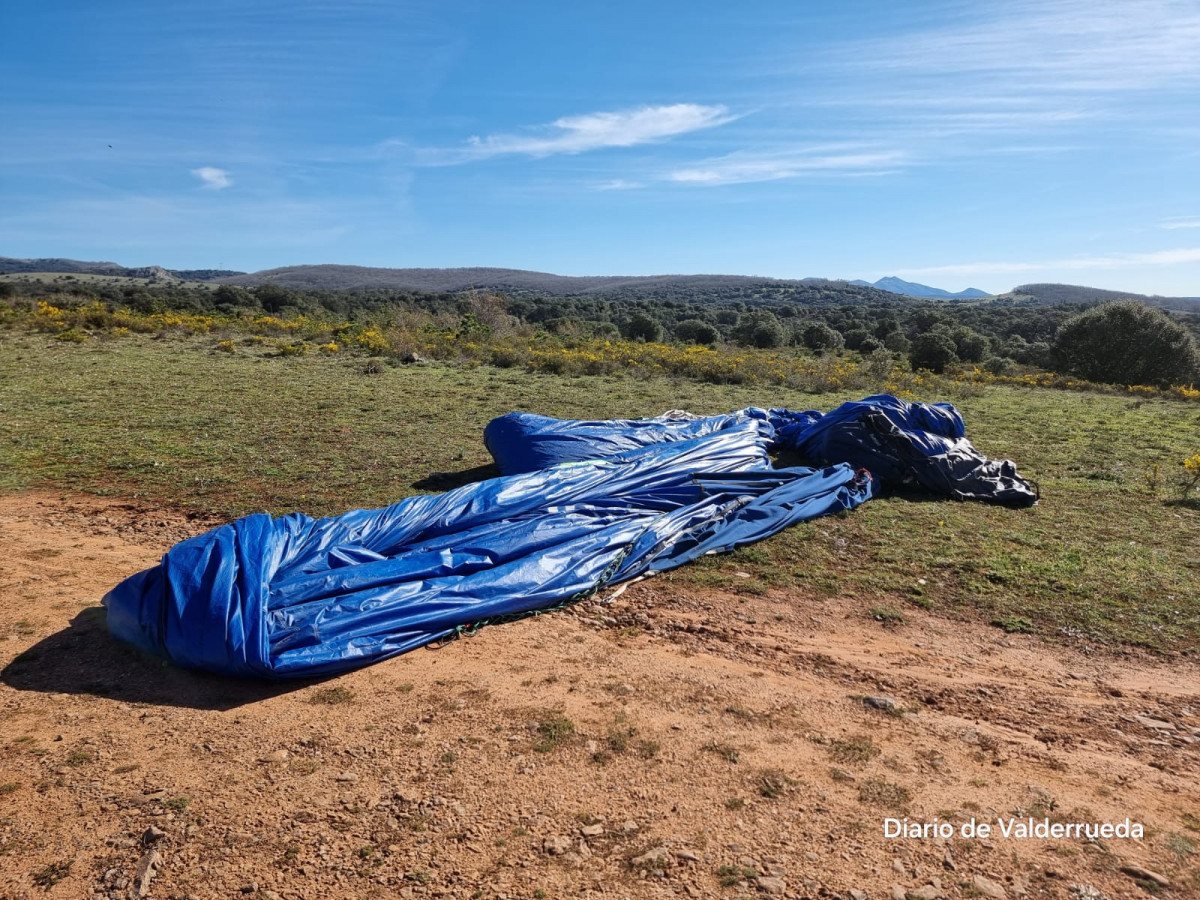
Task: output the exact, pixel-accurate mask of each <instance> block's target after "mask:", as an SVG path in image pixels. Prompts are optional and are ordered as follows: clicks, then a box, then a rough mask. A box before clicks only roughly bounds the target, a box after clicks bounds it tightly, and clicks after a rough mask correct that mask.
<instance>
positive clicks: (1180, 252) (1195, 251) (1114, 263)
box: [897, 247, 1200, 276]
mask: <svg viewBox="0 0 1200 900" xmlns="http://www.w3.org/2000/svg"><path fill="white" fill-rule="evenodd" d="M1196 262H1200V247H1181V248H1178V249H1175V250H1156V251H1153V252H1150V253H1125V254H1119V255H1113V256H1076V257H1071V258H1068V259H1055V260H1043V261H1038V262H1034V261H1029V262H1013V261H1008V262H974V263H955V264H952V265H947V266H927V267H924V268H917V269H898V270H897V272H898V273H899V274H900V275H923V276H924V275H987V274H1005V273H1016V272H1038V271H1050V270H1071V271H1078V270H1085V269H1105V270H1107V269H1128V268H1134V267H1136V266H1175V265H1181V264H1184V263H1196Z"/></svg>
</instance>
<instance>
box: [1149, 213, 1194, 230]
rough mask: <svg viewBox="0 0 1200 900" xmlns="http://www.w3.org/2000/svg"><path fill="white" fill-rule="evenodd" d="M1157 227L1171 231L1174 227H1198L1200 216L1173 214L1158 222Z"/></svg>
mask: <svg viewBox="0 0 1200 900" xmlns="http://www.w3.org/2000/svg"><path fill="white" fill-rule="evenodd" d="M1158 227H1159V228H1166V229H1169V230H1172V231H1173V230H1175V229H1176V228H1200V216H1175V217H1173V218H1170V219H1164V220H1163V221H1162V222H1160V223H1159V226H1158Z"/></svg>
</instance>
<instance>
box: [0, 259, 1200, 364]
mask: <svg viewBox="0 0 1200 900" xmlns="http://www.w3.org/2000/svg"><path fill="white" fill-rule="evenodd" d="M72 293H75V294H79V293H85V294H87V295H89V297H94V298H99V299H101V300H104V301H105V302H107V303H109V304H112V305H123V306H126V307H129V308H131V309H134V310H136V311H138V312H143V313H150V312H164V311H168V310H178V311H186V312H197V313H210V314H211V313H218V314H225V315H239V314H246V313H250V314H268V315H277V316H287V315H295V314H301V313H303V314H307V315H315V316H337V317H339V318H342V319H347V320H350V321H368V320H372V319H374V318H378V317H380V316H386V315H387V314H388V313H389V311H395V310H416V311H421V312H424V313H427V314H430V315H431V316H433V317H436V318H439V319H440V320H442V321H450V322H455V321H457V322H458V323H459V327H466V328H468V329H470V328H480V329H487V328H490V327H492V325H491V324H489V323H487V322H481V321H480V320H479V316H478V314H477V313H478V309H479V308H480V302H479V301H480V295H479V294H478V293H423V292H418V291H398V290H391V289H360V290H299V289H294V288H287V287H282V286H280V285H275V284H264V285H259V286H257V287H254V288H243V287H238V286H234V285H220V286H216V287H213V286H207V287H193V286H186V285H178V284H172V283H166V284H144V285H143V284H135V285H130V284H127V283H126V284H116V283H106V282H103V281H95V282H90V283H86V284H79V283H74V279H71V278H70V276H66V277H65V278H63V279H58V280H55V281H51V282H49V283H40V282H32V281H28V282H22V281H19V280H15V281H12V280H10V281H6V282H3V283H0V296H4V295H8V296H12V297H20V296H33V295H41V294H72ZM756 299H758V298H756ZM837 300H838V298H837V297H836V296H834V297H830V298H825V300H823V301H821V302H813V303H809V304H800V303H795V302H770V301H766V302H763V301H761V300H759V302H747V301H745V300H734V301H732V302H730V301H728V300H724V301H722V302H716V301H713V300H709V299H706V298H705V297H700V298H692V299H678V298H656V297H636V298H634V297H630V298H617V299H606V298H599V297H588V296H583V297H542V296H507V297H500V296H495V295H489V304H488V307H487V308H489V309H492V310H493V313H492V316H491V318H492V319H493V321H495V322H498V321H500V320H501V319H502V318H504V317H511V318H512V319H513V320H516V321H519V322H523V323H527V324H531V325H534V326H536V327H538V328H540V329H543V330H544V331H546V332H547V333H549V334H553V335H556V336H558V337H560V338H561V339H563V340H566V341H586V340H604V339H614V338H618V337H620V338H625V339H628V340H641V341H653V342H658V341H666V342H682V343H688V344H699V345H709V346H715V345H718V344H734V345H742V346H749V347H757V348H767V349H770V348H782V347H800V348H805V349H807V350H809V351H811V352H814V353H820V354H823V353H835V354H837V353H846V352H850V353H857V354H861V355H862V356H864V357H865V356H869V355H870V354H872V353H874V352H875V351H877V350H880V349H882V350H886V351H889V352H891V353H893V354H897V355H903V356H905V357H907V358H908V360H909V362H910V364H911V365H912V366H913V368H914V369H916V368H923V369H929V370H931V371H934V372H942V371H945V370H946V369H947V368H948V367H952V366H954V365H958V364H971V365H979V366H982V367H984V368H986V369H987V370H988V371H992V372H994V373H996V374H1005V373H1006V372H1009V371H1012V370H1014V369H1016V368H1019V367H1035V368H1040V369H1050V370H1054V371H1059V372H1064V373H1067V374H1071V375H1077V376H1079V377H1081V378H1086V379H1088V380H1092V381H1101V382H1110V383H1120V384H1155V385H1164V386H1165V385H1169V384H1189V383H1194V382H1197V381H1200V351H1198V350H1197V336H1198V335H1200V313H1188V312H1182V313H1180V312H1176V313H1168V312H1165V311H1163V310H1161V309H1157V308H1154V307H1148V306H1145V305H1143V304H1142V303H1140V302H1136V301H1117V302H1107V303H1100V304H1091V305H1089V304H1080V303H1062V304H1051V305H1046V304H1042V303H1036V304H1030V303H1021V302H1019V301H1002V300H1001V301H997V300H989V301H921V300H916V299H914V298H909V297H903V296H900V295H896V296H895V298H894V299H891V298H890V297H889V298H881V299H879V300H878V301H877V302H871V303H862V302H858V303H846V302H837Z"/></svg>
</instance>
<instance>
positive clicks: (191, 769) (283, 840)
mask: <svg viewBox="0 0 1200 900" xmlns="http://www.w3.org/2000/svg"><path fill="white" fill-rule="evenodd" d="M210 524H212V523H208V522H204V521H190V520H188V519H186V518H184V517H182V516H180V515H178V514H175V513H168V512H163V511H159V510H153V509H147V508H145V507H142V506H139V505H137V504H135V503H127V502H123V501H118V500H104V499H97V498H94V497H88V496H77V495H59V494H46V493H42V494H28V493H27V494H21V495H13V496H7V497H0V547H2V548H3V553H2V554H0V667H3V668H2V671H0V898H14V900H15V898H26V897H29V898H32V897H51V898H54V897H62V898H89V897H106V898H107V897H113V898H116V897H122V898H125V897H140V896H149V897H152V898H185V897H190V898H197V900H202V898H218V897H220V898H224V897H234V896H251V897H261V898H264V900H272V898H289V900H291V898H373V897H381V898H383V897H430V896H432V897H455V898H468V897H487V898H492V897H498V898H543V897H565V896H576V895H579V896H591V897H670V896H674V895H682V896H690V897H749V896H760V895H766V896H773V895H775V896H783V897H797V898H799V897H824V898H830V897H842V898H854V900H863V898H864V897H867V898H891V897H900V898H904V897H905V896H906V894H907V896H908V897H909V898H926V900H929V898H934V897H939V896H945V897H948V898H949V897H1015V898H1020V897H1030V898H1034V897H1063V898H1078V900H1095V898H1100V897H1108V898H1118V897H1143V896H1146V895H1147V894H1148V893H1158V894H1159V895H1160V896H1164V897H1200V863H1198V857H1197V856H1196V852H1195V851H1196V847H1197V844H1200V671H1198V667H1197V666H1196V665H1195V664H1194V663H1189V662H1186V661H1184V662H1169V663H1168V662H1164V661H1161V660H1154V659H1143V658H1138V657H1131V656H1127V655H1123V656H1114V655H1112V654H1110V653H1107V652H1102V651H1091V652H1089V651H1088V648H1063V647H1060V646H1055V645H1052V644H1048V643H1046V642H1043V641H1041V640H1039V639H1037V638H1034V637H1030V636H1023V635H1006V634H1004V633H1003V632H1002V631H1000V630H998V629H995V628H989V627H986V626H975V625H968V624H963V623H958V622H953V621H950V620H947V619H945V618H940V617H938V616H936V615H932V614H926V613H923V612H921V611H920V610H913V611H912V612H911V613H906V615H907V617H908V623H907V624H906V625H903V626H900V627H896V628H886V627H884V626H883V625H882V624H880V623H876V622H872V621H870V620H867V619H865V618H863V616H862V615H861V612H860V610H861V609H862V603H861V601H856V600H855V598H850V597H835V598H828V597H816V596H806V595H803V594H795V593H786V594H785V593H773V594H769V595H766V596H756V595H753V594H745V595H743V594H738V593H736V592H732V593H725V592H704V593H698V592H695V591H684V590H682V589H680V588H678V587H676V586H674V585H673V584H672V582H671V580H670V579H669V578H659V579H651V580H648V581H645V582H642V583H640V584H636V585H633V586H631V587H630V588H629V589H628V590H626V591H624V592H623V593H621V594H620V595H619V596H616V597H614V596H613V594H612V592H610V593H608V594H606V595H604V596H602V597H600V598H598V599H596V600H595V601H593V602H590V603H587V604H586V605H581V606H579V607H576V608H574V609H573V610H570V611H568V612H561V613H554V614H550V615H545V616H541V617H538V618H534V619H529V620H526V621H523V622H518V623H515V624H511V625H506V626H499V627H493V628H489V629H484V630H483V631H482V632H480V633H479V634H478V635H477V636H475V637H473V638H470V639H463V640H459V641H455V642H451V643H449V644H447V645H445V646H443V647H441V648H439V649H436V650H420V651H417V652H414V653H410V654H408V655H406V656H402V657H399V658H397V659H393V660H390V661H388V662H385V663H383V664H380V665H377V666H374V667H371V668H368V669H364V670H361V671H358V672H354V673H351V674H349V675H345V676H342V677H339V678H336V679H331V680H326V681H323V682H300V683H286V684H264V683H246V682H238V681H233V680H229V679H223V678H219V677H215V676H210V675H205V674H198V673H192V672H186V671H182V670H179V669H176V668H174V667H172V666H169V665H167V664H165V663H162V662H160V661H157V660H153V659H150V658H148V657H144V656H141V655H139V654H138V653H137V652H136V651H133V650H131V649H129V648H126V647H124V646H122V645H119V644H117V643H116V642H114V641H113V640H112V639H111V638H110V637H109V636H108V634H107V631H106V628H105V616H104V611H103V609H102V608H101V607H100V606H99V601H100V598H101V596H103V594H104V593H105V591H107V590H108V589H109V588H111V587H112V586H113V585H115V584H116V583H117V582H118V581H120V580H121V579H123V578H124V577H126V576H128V575H130V574H132V573H134V572H135V571H138V570H139V569H142V568H145V567H147V566H150V565H153V564H154V563H155V562H156V561H157V559H158V557H159V555H160V554H161V553H162V552H163V551H164V550H166V549H167V548H168V547H169V546H170V545H171V544H172V543H174V542H175V541H177V540H180V539H182V538H184V537H186V536H188V535H190V534H194V533H196V532H198V531H202V530H203V529H204V528H206V527H208V526H209V525H210ZM871 703H875V704H876V705H875V706H872V705H870V704H871ZM881 707H882V708H881ZM904 817H907V818H908V820H909V821H910V822H933V820H934V819H935V818H936V819H938V820H939V821H940V822H946V823H949V824H950V826H951V828H952V829H953V830H954V836H953V837H952V838H950V839H948V840H947V839H942V838H937V837H932V836H930V837H926V838H894V839H889V838H888V837H886V836H885V831H884V828H885V819H887V818H894V819H901V820H903V818H904ZM1011 817H1017V818H1018V819H1019V820H1020V821H1022V822H1024V821H1027V820H1028V819H1029V818H1030V817H1032V818H1033V819H1034V820H1035V821H1036V822H1038V823H1041V822H1043V820H1048V821H1049V822H1050V823H1074V822H1080V823H1105V822H1107V823H1124V822H1125V820H1126V819H1129V820H1131V821H1132V822H1133V823H1138V824H1140V825H1141V827H1142V830H1143V832H1144V834H1143V836H1142V837H1141V838H1140V839H1138V838H1134V837H1124V836H1111V837H1099V838H1095V839H1089V838H1087V837H1086V836H1067V837H1058V838H1054V837H1038V836H1034V837H1028V838H1023V839H1022V838H1017V837H1015V836H1013V837H1005V836H1004V835H1003V834H1001V833H1000V831H999V825H998V822H999V821H1005V822H1007V820H1008V819H1009V818H1011ZM972 819H975V820H976V821H977V822H984V823H988V824H990V825H991V826H992V828H993V832H992V834H991V835H990V836H988V837H980V836H978V835H976V836H973V837H964V836H962V834H961V830H962V828H963V827H964V825H966V824H968V823H970V822H971V820H972ZM151 829H154V830H151ZM1156 879H1157V880H1158V881H1161V882H1166V883H1167V884H1166V885H1161V884H1159V883H1158V881H1156Z"/></svg>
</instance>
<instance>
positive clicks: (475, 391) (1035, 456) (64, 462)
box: [0, 330, 1200, 653]
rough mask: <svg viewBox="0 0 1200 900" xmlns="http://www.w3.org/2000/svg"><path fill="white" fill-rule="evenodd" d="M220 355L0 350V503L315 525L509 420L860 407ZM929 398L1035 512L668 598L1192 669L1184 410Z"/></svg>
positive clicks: (732, 563) (870, 512) (786, 557)
mask: <svg viewBox="0 0 1200 900" xmlns="http://www.w3.org/2000/svg"><path fill="white" fill-rule="evenodd" d="M217 344H218V340H217V337H216V336H213V335H192V336H186V335H177V336H167V337H165V338H164V337H154V336H151V335H140V334H127V335H123V336H121V337H120V338H106V339H103V340H93V341H88V342H86V343H72V342H66V341H62V340H56V339H54V338H53V337H51V336H50V335H47V334H39V333H30V332H25V331H16V330H10V331H6V332H0V491H5V492H11V491H17V490H21V489H27V488H53V489H63V490H73V491H85V492H93V493H97V494H103V495H114V496H122V497H130V498H136V499H139V500H142V501H146V502H149V503H153V504H162V505H168V506H173V507H182V508H185V509H195V510H199V511H204V512H211V513H216V514H218V515H223V516H235V515H239V514H243V513H246V512H250V511H254V510H267V511H270V512H273V513H282V512H286V511H290V510H302V511H304V512H308V513H310V514H314V515H323V514H335V513H338V512H341V511H343V510H345V509H349V508H353V507H372V506H381V505H384V504H387V503H390V502H393V501H395V500H396V499H399V498H400V497H403V496H405V495H408V494H412V493H416V492H421V491H425V490H432V491H436V490H442V489H445V488H447V487H450V486H453V485H454V484H456V483H461V481H462V480H463V479H464V478H466V477H486V475H489V474H493V472H492V471H490V470H488V469H487V468H485V467H487V465H488V464H489V463H490V457H489V456H488V454H487V451H486V450H485V449H484V447H483V443H482V437H481V435H482V430H483V427H484V425H485V424H486V423H487V422H488V420H490V419H491V418H493V417H494V416H496V415H499V414H501V413H504V412H508V411H510V410H514V409H526V410H531V411H536V412H540V413H545V414H548V415H554V416H564V417H574V418H612V417H619V416H646V415H654V414H657V413H660V412H662V411H663V410H665V409H669V408H683V409H688V410H690V411H692V412H696V413H716V412H726V411H729V410H731V409H736V408H739V407H742V406H747V405H752V404H753V405H760V406H787V407H791V408H795V409H821V410H828V409H832V408H833V407H834V406H836V405H837V404H838V403H840V402H842V401H844V400H848V399H857V398H859V397H861V396H863V395H864V393H870V392H871V391H870V390H866V391H864V390H863V389H861V387H860V388H857V389H853V390H851V389H846V388H843V389H834V390H830V391H826V392H824V393H820V394H814V393H811V392H803V391H801V390H798V389H796V388H793V387H788V386H787V385H777V384H757V385H754V384H740V385H738V384H710V383H703V382H700V381H697V380H692V379H685V378H680V377H671V376H654V375H645V374H644V373H643V374H639V375H638V376H636V377H634V376H620V375H590V376H579V375H576V376H571V375H557V374H548V373H534V372H529V371H526V370H523V369H519V368H503V369H502V368H495V367H492V366H486V365H482V366H481V365H450V364H442V363H433V364H419V365H407V366H401V365H388V364H383V363H381V362H379V361H377V360H376V361H369V360H367V359H366V358H365V357H363V356H361V355H351V354H346V353H339V354H318V353H310V354H304V355H296V356H279V355H278V354H277V353H276V352H275V351H274V350H273V349H272V348H270V347H268V346H260V347H254V346H245V347H239V348H238V349H237V350H236V352H221V351H220V350H219V349H218V347H217ZM928 384H929V385H931V387H930V388H929V392H928V393H922V391H921V388H920V385H919V383H918V384H917V386H916V387H915V388H914V385H913V384H912V383H911V382H910V383H909V384H908V388H910V389H915V390H916V392H917V394H918V399H921V400H927V401H934V400H951V401H952V402H954V403H955V404H956V405H958V407H959V409H960V410H961V411H962V413H963V415H964V417H965V418H966V422H967V433H968V436H969V437H970V438H971V439H972V441H973V442H974V443H975V444H976V446H977V447H979V449H980V450H981V451H983V452H984V453H986V454H988V455H990V456H997V457H1009V458H1012V459H1014V460H1016V462H1017V464H1018V466H1019V469H1020V471H1021V472H1022V474H1023V475H1025V476H1026V477H1029V478H1033V479H1036V480H1037V481H1038V482H1039V483H1040V486H1041V490H1042V497H1043V499H1042V502H1041V503H1040V504H1039V505H1038V506H1037V507H1035V508H1033V509H1030V510H1008V509H1000V508H993V507H989V506H985V505H983V504H962V503H954V502H951V501H939V502H932V501H921V500H911V499H901V498H893V499H887V500H878V501H873V502H871V503H868V504H866V505H865V506H863V507H862V508H860V509H859V510H857V511H855V512H854V513H853V514H850V515H845V516H839V517H835V518H830V519H822V520H817V521H814V522H810V523H807V524H805V525H802V526H800V527H797V528H793V529H791V530H789V531H787V532H785V533H783V534H781V535H778V536H776V537H775V538H773V539H771V540H768V541H764V542H762V543H760V544H757V545H755V546H752V547H749V548H746V549H744V550H742V551H739V552H738V553H735V554H732V555H731V556H729V557H723V558H715V559H710V560H705V561H703V562H702V563H700V564H696V565H692V566H689V567H685V568H684V569H682V570H680V571H678V572H677V573H674V574H673V575H672V576H670V577H671V578H672V581H673V583H675V584H680V585H683V586H687V587H689V588H693V589H698V588H702V587H704V586H718V587H721V588H722V589H727V590H737V591H745V592H766V591H772V590H778V591H784V592H787V591H802V592H805V593H807V594H810V595H813V596H817V597H823V596H827V597H834V596H838V597H840V598H843V599H850V600H852V601H853V602H854V603H856V604H857V605H858V606H859V607H860V608H861V614H862V615H863V616H864V617H873V618H875V619H878V620H880V621H881V623H883V624H882V625H881V627H903V622H904V619H905V617H906V616H909V615H912V614H913V612H914V611H915V610H917V609H925V610H931V611H933V612H935V613H938V614H941V615H945V616H949V617H969V618H973V619H982V620H983V621H988V622H994V623H996V624H997V625H998V626H999V627H1004V628H1007V629H1009V630H1015V631H1028V632H1032V633H1035V634H1038V635H1040V636H1044V637H1047V638H1050V639H1055V640H1066V641H1087V642H1098V643H1102V644H1106V645H1111V646H1114V647H1130V646H1139V647H1144V648H1149V649H1152V650H1155V651H1159V652H1175V651H1179V652H1186V653H1195V652H1196V651H1197V650H1198V649H1200V505H1197V504H1196V503H1195V501H1188V502H1180V501H1179V500H1178V499H1177V497H1178V492H1177V491H1176V490H1175V488H1174V487H1173V485H1174V482H1175V481H1176V480H1177V479H1178V477H1179V474H1180V473H1181V471H1182V466H1181V463H1182V460H1183V459H1184V458H1185V457H1188V456H1191V455H1193V454H1196V453H1200V404H1197V403H1195V402H1189V401H1186V400H1180V399H1171V398H1167V397H1157V396H1148V397H1142V396H1136V395H1132V396H1131V395H1119V394H1113V393H1093V392H1088V391H1061V390H1058V391H1056V390H1047V389H1039V388H1035V387H1021V386H1014V385H997V384H991V385H980V384H974V383H954V382H951V381H946V380H938V381H932V382H929V383H928ZM883 387H884V384H883V383H881V384H880V385H879V386H878V387H877V389H882V388H883ZM472 470H475V471H472ZM439 473H440V474H439ZM462 473H466V474H462ZM737 573H749V575H750V576H751V577H750V578H745V577H740V576H739V575H738V574H737Z"/></svg>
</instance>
